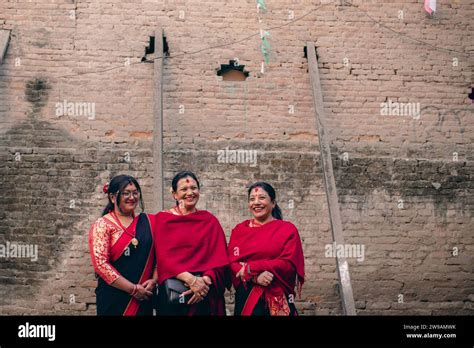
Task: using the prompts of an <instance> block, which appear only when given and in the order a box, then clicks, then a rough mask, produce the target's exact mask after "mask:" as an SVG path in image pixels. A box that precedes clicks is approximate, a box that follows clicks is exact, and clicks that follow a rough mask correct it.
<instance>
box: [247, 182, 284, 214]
mask: <svg viewBox="0 0 474 348" xmlns="http://www.w3.org/2000/svg"><path fill="white" fill-rule="evenodd" d="M256 187H260V188H262V189H264V190H265V191H266V192H267V193H268V195H269V196H270V199H271V200H272V202H274V203H275V207H273V210H272V216H273V217H274V218H275V219H277V220H283V214H282V213H281V209H280V207H279V206H278V204H277V203H276V202H275V199H276V192H275V189H274V188H273V186H272V185H270V184H269V183H266V182H263V181H259V182H256V183H254V184H252V185H251V186H250V187H249V189H248V196H247V198H248V199H249V198H250V193H251V192H252V190H253V189H254V188H256Z"/></svg>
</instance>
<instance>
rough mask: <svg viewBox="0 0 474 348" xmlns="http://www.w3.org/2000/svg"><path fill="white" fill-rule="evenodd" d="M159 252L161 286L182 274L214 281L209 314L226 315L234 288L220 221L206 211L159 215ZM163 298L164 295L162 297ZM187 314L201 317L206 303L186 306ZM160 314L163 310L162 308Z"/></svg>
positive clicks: (157, 253)
mask: <svg viewBox="0 0 474 348" xmlns="http://www.w3.org/2000/svg"><path fill="white" fill-rule="evenodd" d="M155 221H156V230H155V231H156V232H155V238H154V239H155V251H156V258H157V265H158V266H157V267H158V284H159V285H161V284H162V283H163V282H164V281H165V280H166V279H169V278H173V277H176V276H177V275H178V274H180V273H182V272H191V273H199V274H201V275H202V276H205V275H207V276H209V277H210V278H211V279H212V285H211V287H210V291H209V293H208V295H207V296H206V301H207V302H206V305H208V307H210V308H206V312H205V313H206V314H210V315H225V301H224V292H225V289H226V287H227V288H229V287H230V279H229V274H228V264H229V260H228V257H227V243H226V239H225V235H224V231H223V230H222V227H221V225H220V223H219V221H218V220H217V218H216V217H215V216H214V215H212V214H211V213H209V212H208V211H205V210H200V211H197V212H195V213H192V214H188V215H174V214H172V213H171V212H168V211H162V212H160V213H158V214H156V215H155ZM159 297H160V296H159ZM186 306H187V307H189V308H187V309H186V310H187V314H188V315H193V314H200V311H199V310H198V307H202V306H203V304H202V303H201V304H194V305H191V306H188V305H186ZM158 312H160V308H158Z"/></svg>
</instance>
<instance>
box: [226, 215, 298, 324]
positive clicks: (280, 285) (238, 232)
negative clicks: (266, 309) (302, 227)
mask: <svg viewBox="0 0 474 348" xmlns="http://www.w3.org/2000/svg"><path fill="white" fill-rule="evenodd" d="M249 222H250V220H246V221H244V222H242V223H240V224H238V225H237V226H235V228H234V229H233V230H232V235H231V238H230V242H229V248H228V253H229V260H230V262H231V264H230V267H231V272H232V282H233V284H234V287H235V288H237V286H238V285H239V284H240V282H241V280H240V279H238V278H236V277H235V275H236V273H237V272H238V271H239V270H240V269H241V268H242V265H241V264H240V262H243V263H246V268H245V272H244V274H245V278H244V280H249V279H252V278H253V277H254V276H258V275H259V274H260V273H262V272H263V271H268V272H271V273H272V274H273V281H272V283H271V285H270V286H268V287H262V286H260V285H257V284H255V286H254V287H253V288H252V292H251V293H250V295H249V297H248V299H247V303H246V305H245V306H244V310H243V311H242V315H250V314H251V313H252V310H253V307H254V306H255V304H256V303H257V302H258V299H259V298H260V296H262V295H264V296H265V298H266V300H267V303H268V304H269V305H270V306H277V307H278V306H279V305H283V304H282V301H285V302H286V299H285V298H284V296H283V295H284V294H286V295H290V294H291V295H293V299H294V296H295V290H294V289H295V286H297V285H298V290H300V289H301V286H302V285H303V282H304V256H303V248H302V245H301V239H300V236H299V234H298V230H297V228H296V227H295V226H294V225H293V224H292V223H291V222H289V221H283V220H273V221H271V222H269V223H267V224H265V225H263V226H261V227H249ZM298 283H299V284H298ZM244 286H245V283H244ZM276 302H278V303H276ZM270 310H272V308H270ZM270 312H271V313H272V311H270ZM275 312H278V309H276V310H275ZM286 313H287V312H286Z"/></svg>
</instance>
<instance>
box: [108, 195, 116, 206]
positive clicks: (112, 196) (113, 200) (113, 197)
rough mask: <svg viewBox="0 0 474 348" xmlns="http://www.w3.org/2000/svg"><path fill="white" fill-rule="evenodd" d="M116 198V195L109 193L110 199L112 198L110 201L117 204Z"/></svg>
mask: <svg viewBox="0 0 474 348" xmlns="http://www.w3.org/2000/svg"><path fill="white" fill-rule="evenodd" d="M115 198H116V197H115V195H113V194H111V193H109V199H110V201H111V202H112V203H113V204H114V205H115V201H116V199H115Z"/></svg>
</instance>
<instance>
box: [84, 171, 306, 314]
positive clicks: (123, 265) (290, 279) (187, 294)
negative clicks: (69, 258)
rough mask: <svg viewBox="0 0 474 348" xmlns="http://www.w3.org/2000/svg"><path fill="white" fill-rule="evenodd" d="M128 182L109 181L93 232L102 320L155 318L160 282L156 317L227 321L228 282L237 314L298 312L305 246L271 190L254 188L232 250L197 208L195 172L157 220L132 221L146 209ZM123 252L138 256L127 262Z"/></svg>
mask: <svg viewBox="0 0 474 348" xmlns="http://www.w3.org/2000/svg"><path fill="white" fill-rule="evenodd" d="M130 178H131V177H126V176H119V177H116V178H114V179H113V180H112V181H111V183H110V186H109V189H108V190H107V192H108V195H109V205H108V207H107V208H106V210H105V211H104V214H105V215H104V216H103V217H102V218H101V219H99V220H97V221H96V223H95V224H94V225H93V226H92V228H91V232H90V236H91V237H90V240H91V242H90V245H91V255H92V260H93V264H94V268H95V270H96V273H97V274H98V276H99V277H98V278H99V283H98V288H97V290H96V293H97V313H98V315H101V314H103V315H140V314H151V310H152V309H151V301H150V297H151V296H152V293H153V290H154V288H155V286H156V284H158V314H159V315H225V301H224V292H225V289H226V288H228V289H229V288H230V284H231V280H232V284H233V285H234V287H235V289H236V296H235V315H296V314H297V313H296V308H295V306H294V301H293V300H294V297H295V291H294V289H295V286H296V287H298V288H299V289H301V285H302V284H303V281H304V258H303V251H302V246H301V241H300V238H299V235H298V231H297V229H296V227H295V226H294V225H293V224H291V223H290V222H287V221H283V220H282V217H281V211H280V209H279V207H278V205H277V204H276V200H275V190H274V189H273V187H272V186H271V185H269V184H267V183H263V182H259V183H256V184H254V185H252V186H251V187H250V189H249V191H248V207H249V210H250V212H251V214H252V219H251V220H245V221H244V222H242V223H240V224H238V225H237V226H235V228H234V229H233V230H232V235H231V239H230V243H229V246H228V248H227V246H226V240H225V235H224V232H223V230H222V227H221V225H220V224H219V221H218V220H217V218H216V217H214V216H213V215H212V214H211V213H209V212H208V211H205V210H197V208H196V204H197V203H198V201H199V194H200V191H199V190H200V184H199V181H198V179H197V177H196V176H195V175H194V174H193V173H192V172H187V171H184V172H180V173H178V174H177V175H176V176H175V177H174V178H173V181H172V195H173V197H174V199H175V201H176V205H175V206H174V207H173V208H171V209H169V210H165V211H162V212H159V213H158V214H156V215H154V216H152V215H147V214H140V215H139V216H138V217H135V215H134V213H133V211H134V210H135V208H136V206H137V203H138V202H140V204H141V206H143V203H142V201H141V191H140V187H139V185H138V183H137V182H136V180H134V179H133V178H131V179H130ZM132 179H133V180H132ZM152 245H154V247H153V248H152ZM139 247H141V249H140V250H137V249H138V248H139ZM124 250H131V251H132V252H133V258H131V259H128V258H125V255H124ZM130 255H132V253H129V255H128V256H130ZM155 255H156V264H157V269H154V264H155ZM128 256H127V257H128ZM145 259H146V261H144V260H145ZM229 273H232V275H231V276H230V274H229ZM138 274H140V276H138Z"/></svg>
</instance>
